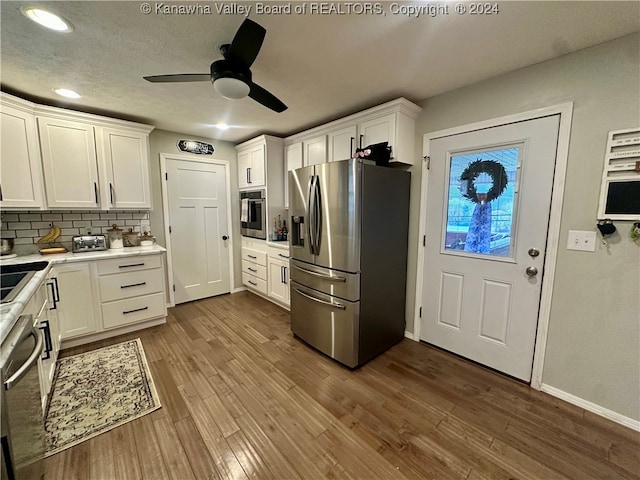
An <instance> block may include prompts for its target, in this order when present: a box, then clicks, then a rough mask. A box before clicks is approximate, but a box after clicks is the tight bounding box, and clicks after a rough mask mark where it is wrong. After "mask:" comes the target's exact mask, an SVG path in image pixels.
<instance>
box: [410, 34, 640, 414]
mask: <svg viewBox="0 0 640 480" xmlns="http://www.w3.org/2000/svg"><path fill="white" fill-rule="evenodd" d="M425 81H426V82H428V81H429V79H428V78H426V79H425ZM565 102H574V112H573V123H572V128H571V141H570V145H569V159H568V165H567V181H566V190H565V196H564V203H563V208H562V219H561V233H560V250H559V252H558V259H557V265H556V279H555V285H554V294H553V300H552V307H551V316H550V325H549V336H548V341H547V351H546V358H545V363H544V371H543V383H544V384H547V385H550V386H552V387H554V388H556V389H559V390H561V391H564V392H567V393H569V394H571V395H574V396H577V397H579V398H581V399H584V400H587V401H589V402H592V403H594V404H596V405H599V406H602V407H604V408H606V409H609V410H611V411H613V412H617V413H618V414H620V415H623V416H626V417H628V418H631V419H634V420H640V244H636V243H634V242H633V241H632V240H631V238H630V237H629V230H630V228H631V222H615V223H616V226H617V228H618V232H619V234H617V235H616V236H615V237H613V238H612V239H611V240H609V241H608V244H607V245H602V244H601V243H600V242H598V245H597V248H596V251H595V253H589V252H576V251H567V250H566V249H565V248H564V247H563V245H566V241H567V234H568V230H570V229H571V230H595V225H596V213H597V206H598V196H599V190H600V177H601V175H602V169H603V159H604V153H605V146H606V140H607V133H608V132H609V131H610V130H616V129H623V128H631V127H637V126H638V125H639V124H640V35H639V34H634V35H630V36H627V37H623V38H621V39H618V40H614V41H612V42H608V43H605V44H602V45H598V46H595V47H592V48H588V49H585V50H581V51H579V52H576V53H573V54H570V55H566V56H564V57H560V58H558V59H554V60H550V61H547V62H543V63H540V64H537V65H533V66H531V67H527V68H523V69H521V70H518V71H515V72H512V73H509V74H505V75H501V76H498V77H495V78H492V79H490V80H486V81H483V82H481V83H477V84H475V85H472V86H469V87H465V88H462V89H459V90H456V91H453V92H450V93H447V94H443V95H439V96H437V97H433V98H430V99H427V100H425V101H423V102H422V103H421V106H422V107H423V111H422V112H421V113H420V116H419V117H418V119H417V122H416V127H417V128H416V150H417V151H416V155H417V156H420V154H421V151H422V136H423V134H425V133H428V132H433V131H437V130H442V129H445V128H451V127H455V126H459V125H465V124H469V123H473V122H478V121H482V120H487V119H490V118H495V117H500V116H504V115H508V114H513V113H518V112H523V111H528V110H533V109H536V108H541V107H547V106H551V105H556V104H560V103H565ZM412 173H413V176H412V185H411V188H412V193H411V224H410V238H411V239H412V242H413V244H412V245H411V246H410V253H409V255H410V256H409V284H408V286H407V287H408V295H409V298H408V308H409V309H410V310H409V311H410V312H413V311H414V310H413V309H414V303H415V298H414V296H415V295H414V294H415V275H416V263H417V252H418V248H419V246H418V239H419V231H418V221H419V219H418V215H419V199H420V177H421V165H417V166H414V167H413V168H412ZM425 308H428V307H425ZM407 330H408V331H413V322H409V321H408V322H407Z"/></svg>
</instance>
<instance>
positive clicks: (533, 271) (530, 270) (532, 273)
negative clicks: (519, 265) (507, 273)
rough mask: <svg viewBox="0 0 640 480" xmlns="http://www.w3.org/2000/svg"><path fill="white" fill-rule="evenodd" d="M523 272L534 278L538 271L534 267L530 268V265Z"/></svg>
mask: <svg viewBox="0 0 640 480" xmlns="http://www.w3.org/2000/svg"><path fill="white" fill-rule="evenodd" d="M525 272H526V273H527V275H529V276H530V277H535V276H536V275H537V274H538V269H537V268H536V267H532V266H531V265H530V266H528V267H527V268H526V270H525Z"/></svg>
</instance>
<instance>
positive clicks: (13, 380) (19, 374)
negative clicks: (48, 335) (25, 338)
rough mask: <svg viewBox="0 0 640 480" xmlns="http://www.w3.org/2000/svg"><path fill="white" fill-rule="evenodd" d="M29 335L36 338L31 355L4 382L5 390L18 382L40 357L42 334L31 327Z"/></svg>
mask: <svg viewBox="0 0 640 480" xmlns="http://www.w3.org/2000/svg"><path fill="white" fill-rule="evenodd" d="M29 335H33V337H34V338H35V339H36V346H35V348H34V349H33V352H31V355H30V356H29V358H28V359H27V361H26V362H24V363H23V364H22V366H21V367H20V368H19V369H18V370H17V371H16V373H14V374H13V375H11V376H10V377H9V378H8V379H7V380H6V381H5V382H4V388H5V390H11V389H12V388H13V387H14V386H15V384H16V383H18V382H19V381H20V380H21V379H22V377H24V376H25V375H26V373H27V372H28V371H29V369H30V368H31V367H32V366H33V365H34V364H35V363H36V362H37V361H38V358H40V355H41V353H42V343H43V341H42V335H40V334H39V333H38V331H37V330H36V329H35V328H32V329H31V333H29Z"/></svg>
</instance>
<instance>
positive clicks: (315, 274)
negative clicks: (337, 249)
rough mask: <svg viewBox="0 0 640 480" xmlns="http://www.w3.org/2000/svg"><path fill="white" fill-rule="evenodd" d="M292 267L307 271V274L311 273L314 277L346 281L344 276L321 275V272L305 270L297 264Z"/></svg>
mask: <svg viewBox="0 0 640 480" xmlns="http://www.w3.org/2000/svg"><path fill="white" fill-rule="evenodd" d="M293 268H295V269H296V270H300V271H301V272H304V273H308V274H309V275H313V276H314V277H319V278H323V279H325V280H331V281H332V282H346V281H347V279H346V278H344V277H336V276H335V275H323V274H322V273H317V272H312V271H311V270H307V269H306V268H301V267H299V266H297V265H293Z"/></svg>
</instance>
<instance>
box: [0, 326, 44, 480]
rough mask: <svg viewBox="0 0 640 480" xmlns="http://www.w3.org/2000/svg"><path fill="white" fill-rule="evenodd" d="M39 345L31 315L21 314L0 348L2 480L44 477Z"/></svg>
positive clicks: (40, 343)
mask: <svg viewBox="0 0 640 480" xmlns="http://www.w3.org/2000/svg"><path fill="white" fill-rule="evenodd" d="M42 344H43V340H42V335H41V334H40V333H39V332H38V330H37V329H36V328H34V326H33V315H23V316H21V317H20V318H19V319H18V321H17V322H16V324H15V325H14V327H13V328H12V329H11V332H9V335H7V338H6V339H5V340H4V341H3V342H2V346H1V348H0V377H1V381H2V388H1V389H0V390H1V392H0V395H1V399H2V404H1V408H2V420H1V432H0V439H1V442H2V465H1V467H0V468H1V471H0V477H1V478H2V480H5V479H7V480H23V479H39V478H44V450H45V445H44V419H43V415H42V405H41V397H40V379H39V376H38V358H40V355H41V354H42Z"/></svg>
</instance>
